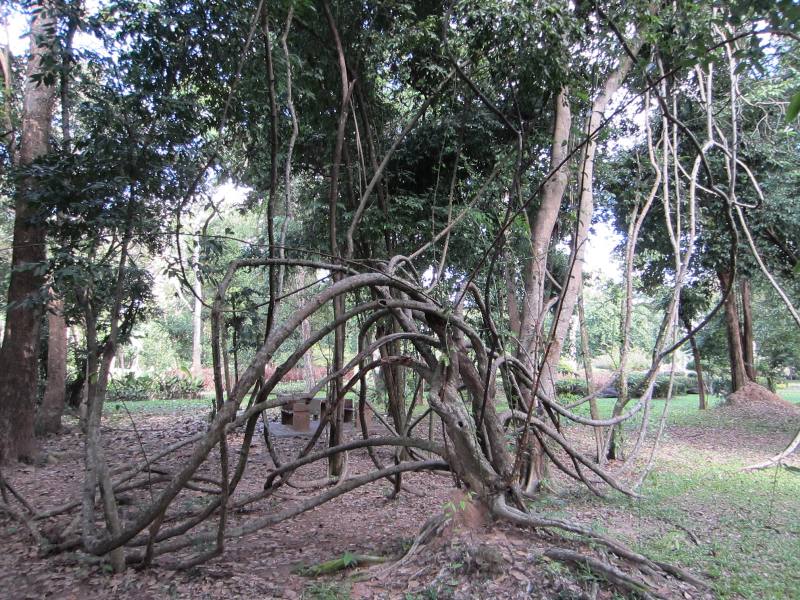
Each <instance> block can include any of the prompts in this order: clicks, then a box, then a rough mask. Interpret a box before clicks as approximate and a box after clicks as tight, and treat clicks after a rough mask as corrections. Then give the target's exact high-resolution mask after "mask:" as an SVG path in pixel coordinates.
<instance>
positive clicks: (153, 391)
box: [107, 373, 203, 402]
mask: <svg viewBox="0 0 800 600" xmlns="http://www.w3.org/2000/svg"><path fill="white" fill-rule="evenodd" d="M202 391H203V381H202V380H201V379H198V378H195V377H192V376H191V375H190V374H189V373H164V374H161V375H157V376H153V375H138V376H137V375H134V374H133V373H128V374H126V375H124V376H123V377H119V378H114V379H112V380H111V381H109V383H108V393H107V399H108V400H109V401H110V402H131V401H140V400H156V399H161V400H173V399H178V398H199V397H200V393H201V392H202Z"/></svg>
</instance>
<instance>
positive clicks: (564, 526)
mask: <svg viewBox="0 0 800 600" xmlns="http://www.w3.org/2000/svg"><path fill="white" fill-rule="evenodd" d="M492 513H493V514H494V515H495V516H496V517H498V518H501V519H505V520H508V521H511V522H512V523H515V524H517V525H520V526H523V527H536V528H545V529H557V530H561V531H567V532H569V533H575V534H578V535H580V536H582V537H585V538H587V539H589V540H591V541H592V542H594V543H597V544H601V545H603V546H605V547H606V548H608V549H609V550H611V552H613V553H614V554H616V555H617V556H619V557H620V558H624V559H626V560H628V561H630V562H632V563H634V564H636V565H637V566H639V567H640V568H641V569H642V570H643V571H645V572H651V573H657V572H659V571H661V572H662V573H666V574H668V575H671V576H673V577H675V578H676V579H680V580H682V581H685V582H687V583H690V584H692V585H693V586H695V587H696V588H698V589H700V590H708V589H709V585H708V584H707V583H705V582H704V581H702V580H700V579H698V578H697V577H695V576H694V575H692V574H690V573H688V572H686V571H685V570H684V569H681V568H680V567H677V566H675V565H672V564H669V563H664V562H660V561H655V560H650V559H649V558H647V557H646V556H644V555H642V554H639V553H638V552H634V551H633V550H631V549H630V548H628V547H627V546H625V545H624V544H622V543H621V542H618V541H617V540H614V539H613V538H610V537H608V536H606V535H603V534H601V533H597V532H595V531H592V530H590V529H586V528H585V527H581V526H580V525H574V524H572V523H568V522H566V521H562V520H560V519H548V518H544V517H538V516H536V515H533V514H528V513H524V512H522V511H521V510H518V509H516V508H513V507H511V506H509V505H508V504H507V503H506V500H505V498H504V497H503V496H498V497H497V498H496V499H495V501H494V503H493V505H492Z"/></svg>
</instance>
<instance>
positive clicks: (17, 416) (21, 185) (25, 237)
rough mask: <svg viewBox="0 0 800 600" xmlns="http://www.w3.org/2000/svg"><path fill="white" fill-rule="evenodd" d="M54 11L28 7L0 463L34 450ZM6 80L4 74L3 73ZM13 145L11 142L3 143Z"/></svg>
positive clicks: (1, 383) (1, 375)
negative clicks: (39, 169) (42, 178)
mask: <svg viewBox="0 0 800 600" xmlns="http://www.w3.org/2000/svg"><path fill="white" fill-rule="evenodd" d="M53 11H54V6H53V4H52V3H49V2H42V3H34V4H33V5H32V7H31V14H32V17H31V30H30V40H31V41H30V55H29V57H28V61H27V68H26V73H25V84H24V91H23V104H22V124H21V128H20V137H19V152H18V153H13V154H15V155H16V160H17V164H16V167H18V173H19V175H18V180H17V185H16V190H15V193H14V209H15V215H14V241H13V251H12V257H11V278H10V281H9V286H8V301H7V304H6V322H5V333H4V336H3V345H2V348H1V349H0V363H2V364H3V369H2V372H0V460H4V461H5V460H14V459H17V458H30V457H32V456H33V454H34V453H35V450H36V445H35V441H34V418H35V410H36V399H37V393H38V357H39V330H40V321H41V317H42V314H43V304H44V301H45V298H44V293H45V289H46V288H45V284H46V280H45V273H46V272H47V265H46V263H45V261H46V254H45V236H46V229H45V225H44V223H43V222H42V220H41V215H40V214H39V212H38V210H37V208H38V205H39V201H40V193H41V186H40V183H39V181H38V179H37V174H36V161H37V160H38V159H41V158H42V157H45V156H46V155H47V154H48V153H49V152H50V131H51V121H52V118H53V106H54V104H55V98H56V86H55V85H54V81H53V74H52V73H51V72H50V68H49V65H50V64H51V63H52V53H53V48H54V46H55V16H54V13H53ZM6 74H7V72H6ZM10 143H11V144H12V145H13V144H14V143H15V141H14V140H11V142H10Z"/></svg>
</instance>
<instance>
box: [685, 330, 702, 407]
mask: <svg viewBox="0 0 800 600" xmlns="http://www.w3.org/2000/svg"><path fill="white" fill-rule="evenodd" d="M682 320H683V326H684V328H685V329H686V333H689V332H690V331H691V330H692V323H691V321H689V319H687V318H686V317H682ZM689 345H690V346H691V347H692V358H693V360H694V372H695V373H696V374H697V395H698V396H699V404H698V408H699V409H700V410H705V409H706V408H708V406H707V405H706V384H705V381H703V366H702V365H701V364H700V358H701V357H700V348H699V347H698V346H697V340H696V339H695V337H694V336H690V337H689Z"/></svg>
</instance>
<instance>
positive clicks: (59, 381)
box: [36, 299, 67, 434]
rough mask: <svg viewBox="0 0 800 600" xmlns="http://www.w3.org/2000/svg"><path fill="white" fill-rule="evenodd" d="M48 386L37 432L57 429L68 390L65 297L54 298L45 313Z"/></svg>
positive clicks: (40, 410) (39, 415) (49, 431)
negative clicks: (62, 298) (61, 298)
mask: <svg viewBox="0 0 800 600" xmlns="http://www.w3.org/2000/svg"><path fill="white" fill-rule="evenodd" d="M47 326H48V337H47V386H46V387H45V390H44V397H43V398H42V405H41V407H40V409H39V414H38V415H37V422H36V431H37V433H39V434H46V433H58V431H59V430H60V429H61V415H62V414H63V413H64V403H65V401H66V394H67V322H66V320H65V319H64V301H63V300H60V299H58V300H53V301H51V303H50V310H49V311H48V313H47Z"/></svg>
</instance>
